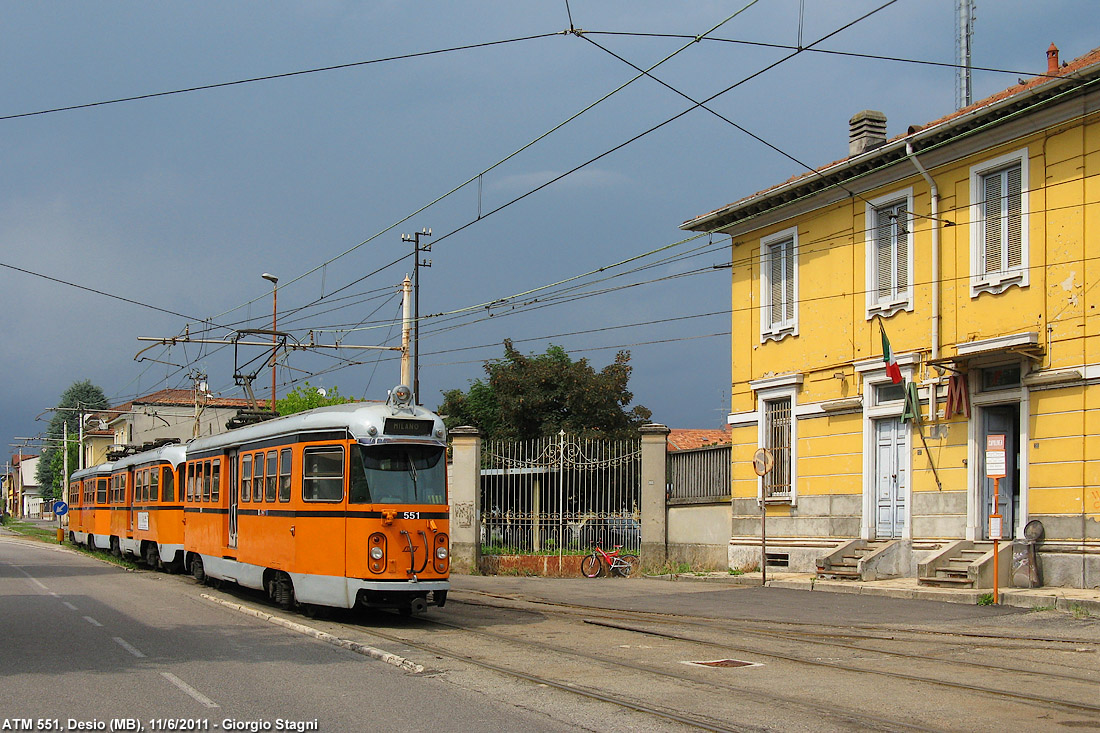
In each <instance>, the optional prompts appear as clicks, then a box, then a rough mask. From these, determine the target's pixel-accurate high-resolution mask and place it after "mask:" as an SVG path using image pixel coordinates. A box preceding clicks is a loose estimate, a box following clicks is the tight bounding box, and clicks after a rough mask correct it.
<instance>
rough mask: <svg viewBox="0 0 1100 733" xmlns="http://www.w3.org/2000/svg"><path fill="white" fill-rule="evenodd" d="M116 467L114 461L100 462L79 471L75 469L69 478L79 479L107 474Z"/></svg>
mask: <svg viewBox="0 0 1100 733" xmlns="http://www.w3.org/2000/svg"><path fill="white" fill-rule="evenodd" d="M114 467H115V464H113V463H99V464H96V465H95V466H88V467H87V468H82V469H80V470H79V471H73V472H72V473H70V474H69V480H70V481H79V480H80V479H86V478H90V477H92V476H99V475H101V474H102V475H104V476H106V475H109V474H110V473H111V469H113V468H114Z"/></svg>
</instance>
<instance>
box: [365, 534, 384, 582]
mask: <svg viewBox="0 0 1100 733" xmlns="http://www.w3.org/2000/svg"><path fill="white" fill-rule="evenodd" d="M367 557H369V558H370V560H369V561H368V562H367V566H368V567H369V568H370V571H371V572H372V573H384V572H385V571H386V535H384V534H382V533H381V532H375V533H374V534H372V535H371V536H370V537H368V538H367Z"/></svg>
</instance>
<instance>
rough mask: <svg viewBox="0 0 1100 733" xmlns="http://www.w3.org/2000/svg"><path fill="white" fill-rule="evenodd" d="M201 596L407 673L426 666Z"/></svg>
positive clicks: (295, 622)
mask: <svg viewBox="0 0 1100 733" xmlns="http://www.w3.org/2000/svg"><path fill="white" fill-rule="evenodd" d="M199 595H200V596H201V597H202V598H205V599H206V600H208V601H212V602H213V603H217V604H218V605H221V606H225V607H226V608H230V609H232V610H234V611H239V612H240V613H244V614H247V615H249V616H255V617H256V618H258V619H262V620H264V621H268V622H269V623H273V624H276V625H277V626H283V627H285V628H287V629H290V630H291V631H296V632H298V633H299V634H305V635H306V636H312V637H313V638H314V639H317V640H319V641H323V642H325V643H326V644H331V645H333V646H338V647H340V648H341V649H347V650H349V651H353V652H355V653H356V654H362V655H363V656H366V657H370V658H372V659H377V660H379V661H382V662H385V663H386V664H392V665H393V666H394V667H398V668H400V669H403V670H405V671H406V672H412V673H413V674H420V673H421V672H423V671H424V665H422V664H417V663H416V662H411V661H409V660H408V659H405V658H404V657H399V656H397V655H396V654H390V653H389V652H384V651H382V650H381V649H375V648H374V647H372V646H367V645H366V644H360V643H359V642H357V641H351V640H350V639H341V638H340V637H338V636H333V635H332V634H329V633H326V632H324V631H321V630H320V629H315V628H313V627H312V626H306V625H305V624H300V623H298V622H297V621H290V620H288V619H285V618H282V617H280V616H275V615H274V614H270V613H267V612H266V611H260V610H258V609H255V608H251V607H249V606H244V605H241V604H240V603H232V602H231V601H223V600H222V599H221V598H215V597H214V596H212V595H210V594H209V593H200V594H199Z"/></svg>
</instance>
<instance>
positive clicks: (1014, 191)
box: [1005, 166, 1023, 270]
mask: <svg viewBox="0 0 1100 733" xmlns="http://www.w3.org/2000/svg"><path fill="white" fill-rule="evenodd" d="M1005 178H1006V179H1007V180H1006V188H1007V189H1008V193H1007V194H1006V196H1005V203H1006V206H1005V208H1006V209H1008V211H1007V213H1006V218H1007V220H1008V222H1007V223H1008V226H1007V227H1006V238H1007V240H1008V241H1007V242H1006V243H1005V248H1006V250H1007V254H1008V258H1007V262H1006V263H1005V269H1006V270H1007V269H1013V268H1018V267H1020V266H1021V265H1022V264H1023V195H1022V180H1021V172H1020V167H1019V166H1016V167H1014V168H1009V169H1008V170H1007V171H1005Z"/></svg>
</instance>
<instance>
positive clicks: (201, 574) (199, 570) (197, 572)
mask: <svg viewBox="0 0 1100 733" xmlns="http://www.w3.org/2000/svg"><path fill="white" fill-rule="evenodd" d="M191 577H192V578H194V579H195V580H197V581H199V582H200V583H205V582H206V568H204V567H203V566H202V557H201V556H200V555H195V556H194V557H192V558H191Z"/></svg>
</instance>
